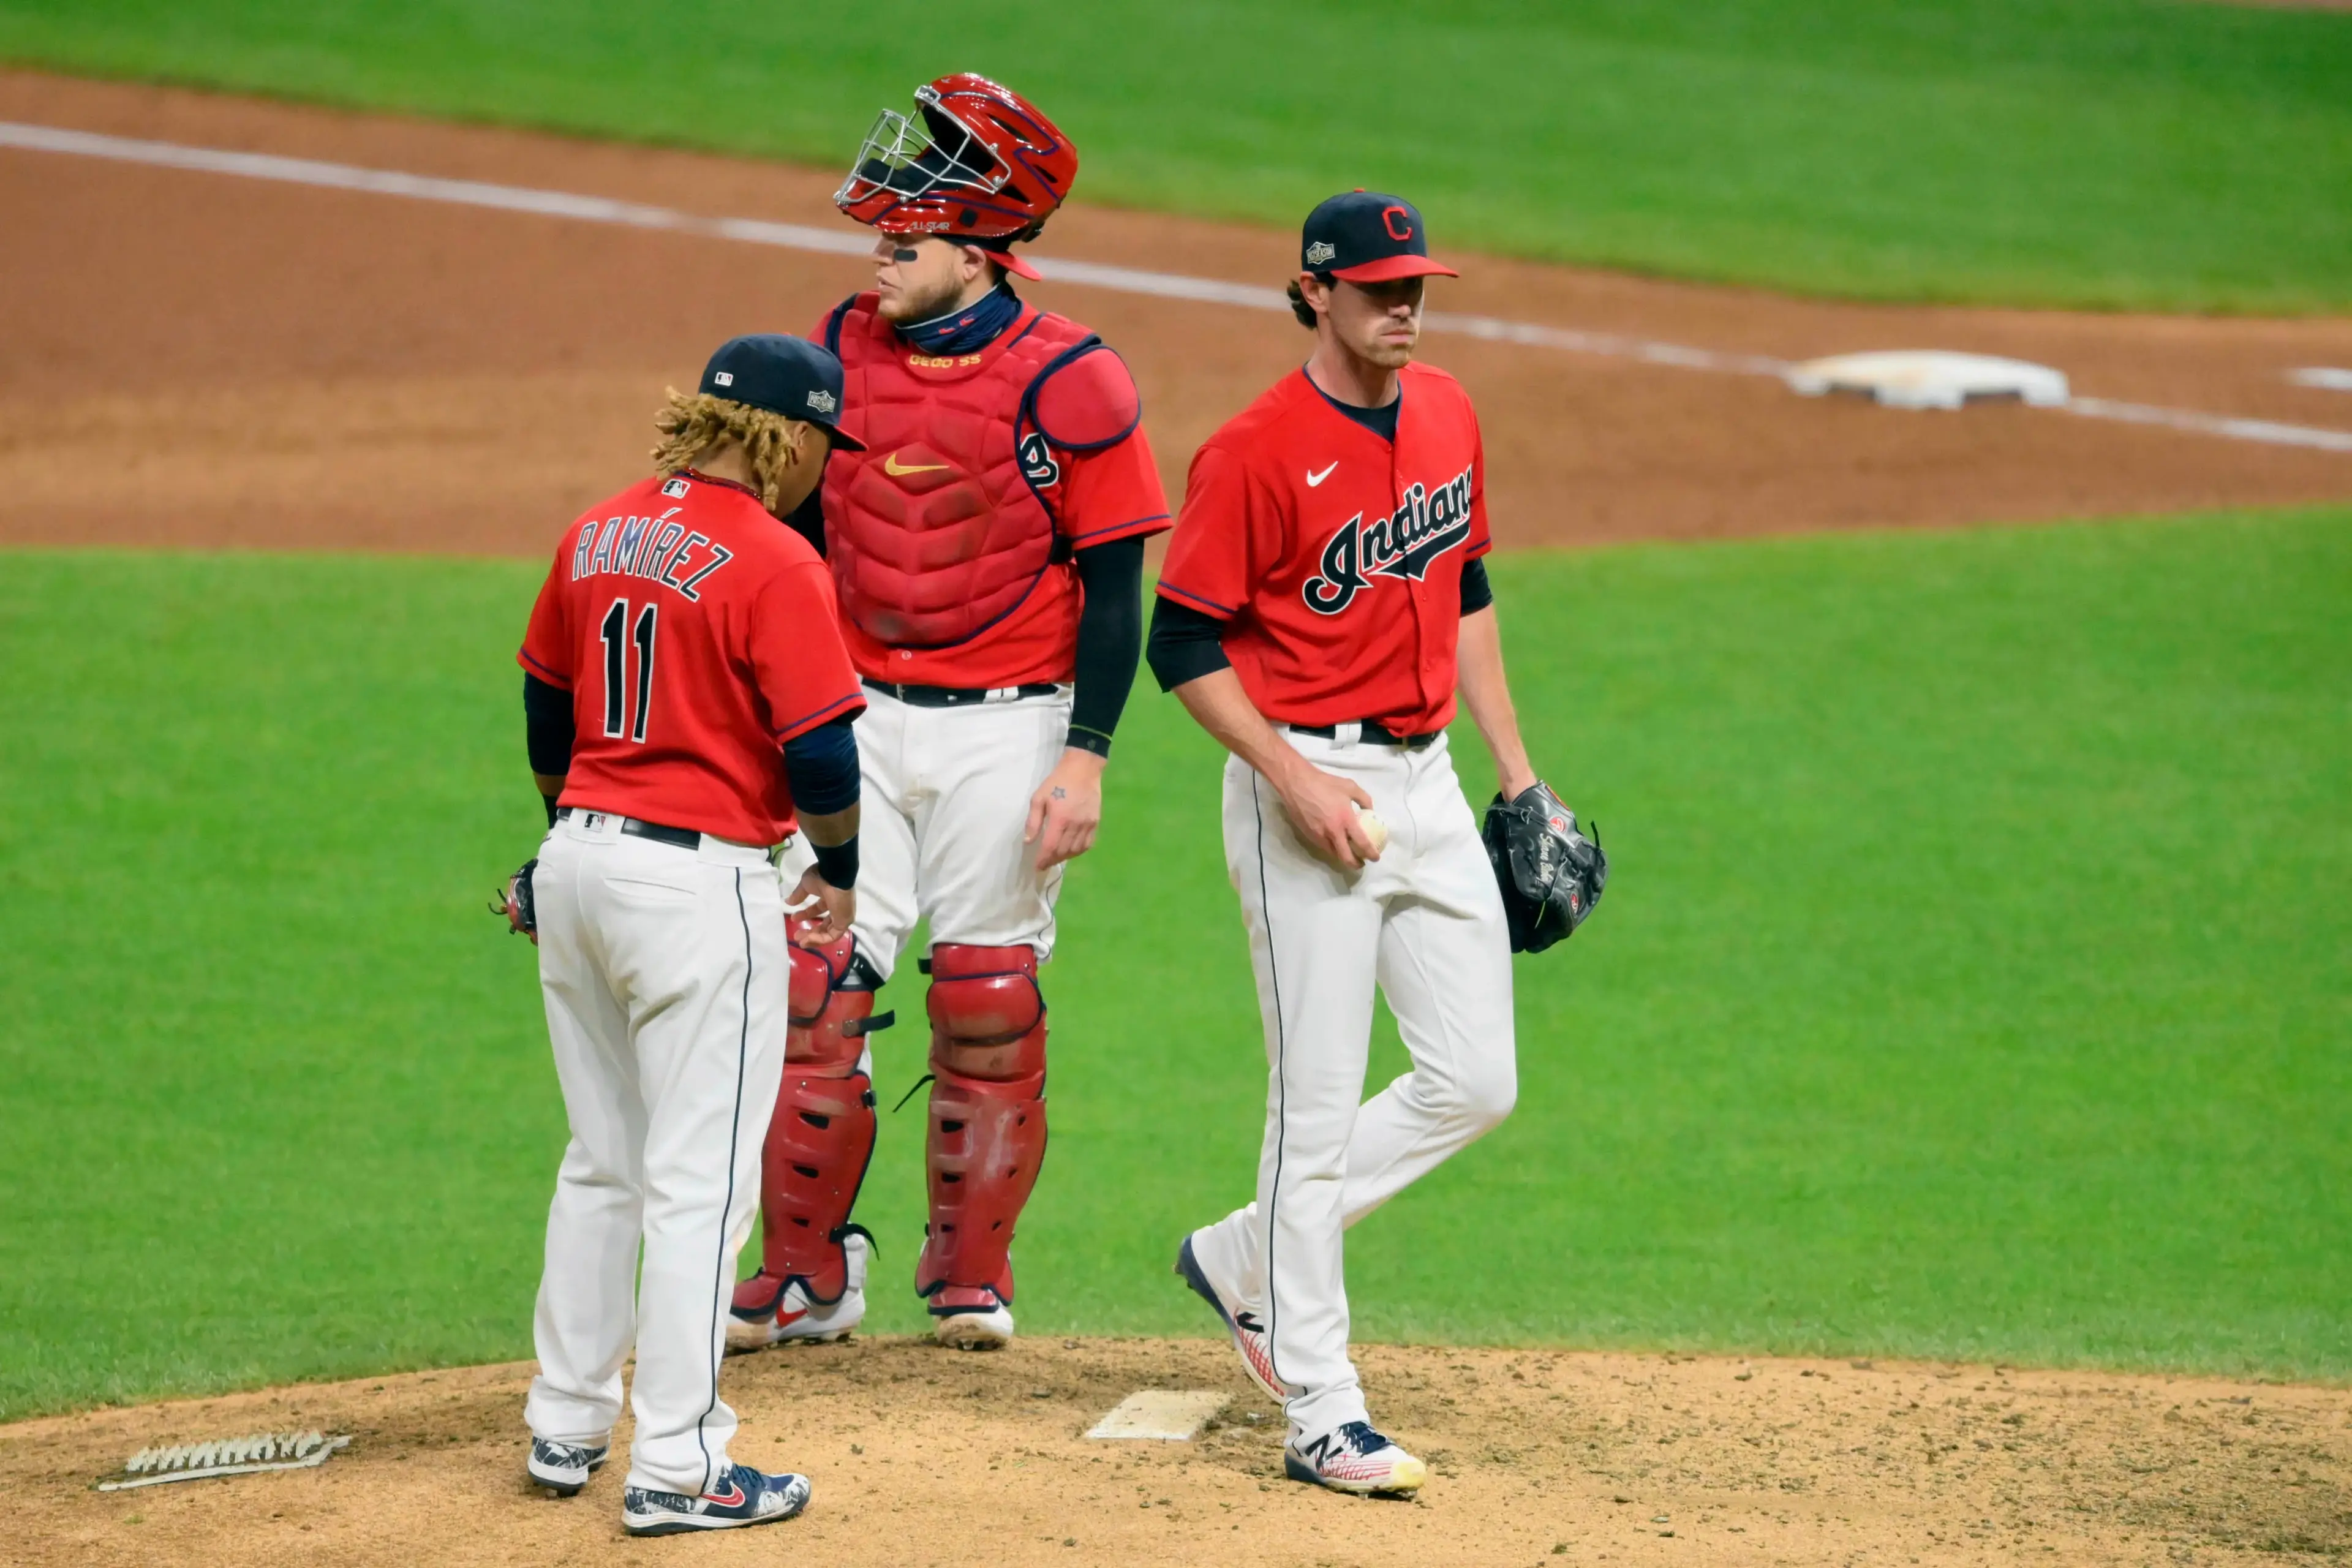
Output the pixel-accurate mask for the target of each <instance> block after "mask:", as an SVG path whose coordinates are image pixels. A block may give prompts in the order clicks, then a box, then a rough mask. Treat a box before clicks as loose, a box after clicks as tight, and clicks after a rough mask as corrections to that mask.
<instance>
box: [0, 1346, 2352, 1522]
mask: <svg viewBox="0 0 2352 1568" xmlns="http://www.w3.org/2000/svg"><path fill="white" fill-rule="evenodd" d="M1360 1363H1361V1365H1362V1367H1363V1371H1364V1375H1365V1381H1366V1384H1367V1386H1368V1387H1369V1388H1370V1392H1371V1396H1372V1407H1373V1409H1374V1411H1375V1412H1376V1413H1377V1414H1378V1415H1379V1416H1380V1418H1381V1422H1382V1424H1383V1425H1384V1426H1386V1427H1387V1428H1388V1429H1389V1430H1390V1431H1391V1433H1392V1434H1393V1435H1394V1436H1397V1437H1398V1438H1400V1439H1401V1440H1402V1441H1403V1442H1405V1443H1406V1444H1407V1445H1408V1446H1410V1447H1412V1448H1414V1449H1417V1450H1418V1451H1419V1452H1421V1453H1422V1454H1423V1455H1424V1456H1425V1457H1426V1458H1428V1459H1429V1460H1430V1461H1431V1468H1432V1470H1433V1475H1432V1478H1431V1480H1430V1483H1429V1487H1428V1489H1427V1490H1426V1491H1425V1492H1424V1493H1423V1496H1422V1498H1421V1499H1420V1500H1418V1501H1415V1502H1412V1503H1393V1502H1368V1501H1356V1500H1349V1499H1345V1498H1340V1497H1337V1496H1333V1495H1331V1494H1329V1493H1325V1492H1318V1491H1315V1490H1312V1489H1308V1488H1306V1487H1302V1486H1297V1485H1295V1484H1293V1483H1291V1482H1288V1481H1286V1480H1285V1479H1283V1475H1282V1455H1281V1441H1282V1424H1281V1418H1280V1416H1279V1415H1278V1414H1277V1413H1276V1411H1275V1410H1274V1409H1273V1407H1272V1406H1271V1405H1267V1404H1266V1403H1265V1401H1264V1400H1263V1399H1261V1398H1259V1397H1257V1396H1256V1395H1255V1393H1254V1392H1252V1391H1251V1390H1250V1388H1249V1385H1248V1384H1246V1383H1245V1382H1244V1380H1243V1379H1242V1377H1241V1375H1240V1373H1239V1371H1238V1369H1237V1368H1236V1366H1235V1365H1234V1363H1233V1361H1232V1359H1231V1357H1230V1355H1229V1353H1228V1352H1227V1351H1226V1349H1225V1347H1224V1346H1223V1345H1222V1344H1208V1343H1200V1342H1165V1341H1149V1340H1045V1341H1034V1340H1032V1341H1024V1342H1020V1343H1018V1344H1016V1345H1015V1346H1014V1347H1013V1349H1012V1350H1010V1351H1008V1352H1003V1353H1002V1354H998V1355H990V1356H970V1355H958V1354H955V1353H953V1352H947V1351H942V1350H939V1349H937V1348H935V1347H933V1346H932V1345H930V1344H929V1343H928V1342H912V1341H906V1340H876V1341H864V1342H856V1343H853V1344H848V1345H842V1346H834V1347H829V1348H822V1349H812V1348H801V1349H794V1350H788V1351H777V1352H767V1353H765V1354H762V1355H758V1356H752V1357H748V1358H744V1359H740V1360H736V1361H731V1362H730V1363H728V1394H729V1397H730V1399H731V1400H732V1401H733V1402H734V1403H735V1404H736V1405H737V1407H738V1408H739V1409H740V1411H741V1412H742V1413H743V1416H744V1426H743V1431H742V1434H741V1436H740V1437H739V1438H738V1439H737V1444H736V1449H735V1452H736V1456H737V1458H740V1459H742V1460H744V1461H746V1462H749V1463H751V1464H756V1465H761V1466H763V1467H766V1468H772V1469H779V1468H797V1469H801V1470H804V1471H806V1472H807V1473H808V1474H809V1475H811V1476H812V1477H813V1478H814V1481H815V1484H816V1496H815V1500H814V1503H813V1504H812V1505H811V1507H810V1509H809V1511H808V1513H807V1515H806V1516H805V1517H804V1518H803V1519H801V1520H798V1521H793V1522H792V1523H788V1524H784V1525H781V1526H774V1527H771V1528H769V1529H766V1530H761V1531H746V1532H741V1533H729V1534H725V1535H720V1536H714V1537H709V1538H706V1539H704V1540H703V1541H701V1542H700V1543H699V1544H682V1543H678V1542H662V1541H653V1542H636V1541H632V1540H630V1539H629V1538H627V1537H626V1536H625V1535H623V1534H622V1532H621V1529H620V1493H621V1485H622V1479H623V1475H622V1472H623V1471H624V1470H625V1465H626V1461H625V1458H618V1457H617V1455H616V1460H617V1462H616V1463H615V1464H614V1465H613V1466H612V1467H610V1468H607V1469H606V1470H605V1471H604V1472H603V1473H602V1474H601V1475H599V1476H598V1477H597V1478H596V1479H595V1480H594V1481H593V1483H592V1484H591V1485H590V1487H589V1489H587V1491H586V1492H584V1493H583V1494H582V1495H581V1496H580V1497H578V1498H575V1499H572V1500H562V1501H558V1500H551V1499H550V1498H548V1497H546V1496H545V1495H544V1494H542V1493H541V1492H539V1491H536V1490H534V1489H531V1488H530V1487H529V1486H527V1485H526V1484H525V1482H524V1479H523V1475H522V1461H523V1454H524V1447H525V1439H524V1436H523V1431H522V1426H521V1411H522V1395H523V1388H524V1384H525V1382H526V1381H527V1377H528V1373H529V1369H528V1368H527V1367H521V1366H499V1367H479V1368H471V1369H467V1370H463V1371H457V1372H444V1373H420V1374H416V1375H414V1376H406V1377H387V1378H382V1379H362V1380H361V1381H358V1382H353V1383H343V1384H320V1385H313V1386H308V1387H297V1388H289V1389H280V1390H275V1391H271V1392H266V1393H260V1394H237V1395H232V1396H229V1397H226V1398H220V1399H209V1400H194V1401H185V1402H181V1403H176V1404H172V1405H155V1406H150V1407H147V1408H143V1409H136V1410H107V1411H100V1412H95V1413H93V1414H89V1415H73V1416H63V1417H58V1418H55V1419H51V1420H46V1421H34V1422H27V1423H25V1424H22V1425H19V1426H9V1427H0V1485H5V1490H6V1495H7V1497H8V1499H9V1502H10V1507H9V1510H8V1511H9V1521H8V1524H7V1526H6V1528H5V1531H0V1540H5V1547H6V1549H5V1552H0V1558H5V1561H7V1562H10V1563H74V1564H97V1563H138V1564H142V1565H152V1564H157V1563H236V1564H239V1565H240V1568H252V1565H259V1564H266V1563H302V1564H341V1563H390V1564H398V1565H399V1568H437V1565H439V1564H445V1563H639V1562H643V1563H654V1562H669V1561H679V1560H682V1559H683V1558H684V1557H691V1558H692V1559H693V1560H694V1561H696V1562H698V1563H716V1562H728V1563H734V1562H751V1561H755V1560H756V1561H761V1562H806V1563H828V1564H830V1563H855V1564H859V1565H860V1568H864V1565H867V1564H901V1563H903V1564H922V1565H928V1564H935V1563H936V1564H969V1563H992V1564H994V1563H1002V1564H1015V1563H1051V1564H1055V1565H1058V1568H1077V1565H1079V1564H1094V1563H1118V1564H1122V1565H1125V1564H1137V1563H1216V1564H1219V1565H1221V1568H1230V1565H1232V1564H1235V1563H1253V1564H1255V1563H1265V1564H1267V1565H1269V1568H1277V1565H1281V1564H1291V1563H1297V1564H1342V1563H1344V1564H1372V1563H1394V1564H1399V1565H1409V1568H1431V1565H1433V1564H1454V1563H1476V1564H1486V1563H1499V1564H1523V1565H1536V1568H1541V1565H1543V1564H1550V1563H1561V1562H1567V1563H1600V1562H1607V1563H1612V1564H1614V1563H1627V1564H1630V1563H1859V1562H1870V1563H1986V1562H2031V1563H2066V1564H2070V1565H2072V1564H2081V1563H2160V1562H2164V1561H2167V1560H2170V1561H2172V1562H2176V1563H2192V1562H2193V1563H2215V1562H2223V1561H2231V1562H2235V1561H2243V1562H2246V1563H2266V1564H2279V1563H2293V1562H2297V1561H2309V1562H2313V1563H2317V1562H2319V1561H2322V1560H2340V1559H2341V1558H2342V1556H2343V1555H2344V1553H2345V1552H2347V1548H2352V1393H2347V1391H2344V1390H2340V1389H2321V1388H2307V1387H2281V1386H2276V1385H2267V1384H2240V1383H2229V1382H2222V1381H2217V1380H2202V1379H2189V1378H2162V1377H2126V1376H2119V1375H2116V1374H2112V1373H2042V1372H2031V1373H2029V1372H2013V1371H2007V1370H2000V1369H1991V1368H1982V1367H1948V1366H1923V1365H1911V1364H1895V1363H1880V1364H1878V1365H1876V1366H1873V1365H1871V1364H1870V1363H1847V1362H1843V1361H1832V1362H1790V1361H1756V1362H1747V1361H1738V1360H1732V1359H1727V1358H1720V1357H1699V1358H1692V1357H1674V1356H1663V1357H1662V1356H1635V1355H1599V1354H1570V1353H1566V1352H1541V1351H1498V1350H1475V1351H1474V1350H1447V1349H1442V1348H1427V1349H1416V1348H1389V1347H1374V1348H1370V1349H1367V1350H1364V1351H1362V1352H1360ZM1151 1387H1161V1388H1209V1389H1218V1390H1223V1391H1229V1392H1230V1393H1231V1394H1232V1395H1233V1398H1232V1403H1231V1404H1230V1405H1228V1406H1227V1407H1226V1410H1225V1414H1224V1415H1223V1420H1222V1422H1221V1424H1220V1425H1218V1426H1214V1427H1213V1428H1212V1429H1211V1430H1210V1431H1209V1432H1208V1433H1206V1434H1205V1435H1204V1436H1202V1439H1201V1440H1200V1441H1198V1442H1192V1443H1165V1444H1163V1443H1135V1442H1121V1443H1107V1442H1097V1441H1089V1440H1087V1438H1086V1437H1084V1436H1082V1434H1083V1433H1084V1432H1085V1431H1086V1429H1087V1427H1088V1426H1090V1425H1092V1424H1093V1422H1094V1421H1095V1420H1096V1419H1097V1418H1098V1417H1099V1416H1100V1415H1102V1414H1103V1412H1105V1411H1106V1410H1108V1409H1109V1408H1110V1406H1111V1405H1114V1404H1116V1403H1117V1402H1118V1400H1119V1399H1120V1398H1122V1397H1123V1396H1125V1395H1126V1394H1129V1393H1131V1392H1133V1391H1134V1390H1136V1389H1138V1388H1151ZM308 1426H315V1427H320V1428H322V1429H324V1430H326V1431H329V1432H350V1433H352V1435H353V1437H354V1441H353V1442H352V1446H351V1447H350V1448H349V1449H348V1450H347V1451H345V1452H344V1453H343V1454H341V1455H340V1456H338V1457H337V1458H334V1459H333V1460H332V1461H331V1463H329V1464H328V1465H327V1466H326V1467H325V1468H322V1469H318V1470H305V1471H295V1472H290V1473H286V1474H278V1475H261V1476H252V1477H247V1478H243V1479H226V1480H203V1481H191V1482H185V1483H181V1484H176V1485H172V1486H165V1487H159V1488H154V1489H148V1490H142V1491H131V1492H115V1493H100V1492H97V1491H94V1490H92V1489H90V1487H91V1483H92V1481H93V1480H94V1479H97V1478H98V1477H100V1475H101V1474H103V1473H105V1472H108V1471H111V1470H113V1469H115V1468H119V1467H120V1466H121V1463H122V1461H123V1460H124V1459H125V1458H128V1457H129V1456H130V1455H131V1453H132V1452H134V1451H135V1450H137V1449H138V1448H140V1447H144V1446H147V1445H149V1444H152V1443H162V1442H187V1441H192V1440H196V1439H200V1438H204V1437H225V1436H241V1435H243V1434H245V1433H247V1432H250V1431H257V1430H274V1431H283V1430H286V1429H289V1428H291V1427H308ZM618 1436H619V1439H620V1441H621V1442H622V1443H624V1444H625V1442H626V1440H627V1436H628V1431H627V1427H626V1426H625V1425H624V1426H623V1428H622V1430H621V1432H620V1433H619V1434H618Z"/></svg>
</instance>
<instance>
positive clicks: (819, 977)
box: [784, 921, 895, 1077]
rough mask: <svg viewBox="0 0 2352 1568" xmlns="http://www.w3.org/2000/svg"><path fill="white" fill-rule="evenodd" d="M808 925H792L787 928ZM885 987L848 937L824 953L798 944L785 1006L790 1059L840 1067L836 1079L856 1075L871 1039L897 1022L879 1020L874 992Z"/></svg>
mask: <svg viewBox="0 0 2352 1568" xmlns="http://www.w3.org/2000/svg"><path fill="white" fill-rule="evenodd" d="M807 923H808V922H806V921H791V922H789V923H788V926H787V929H788V930H799V929H803V928H804V927H805V925H806V924H807ZM881 985H882V981H881V977H880V976H879V975H877V974H876V973H875V972H874V969H873V966H872V965H870V964H868V963H866V958H865V955H864V954H862V953H860V952H858V951H857V949H856V946H855V945H854V944H853V942H851V940H850V939H849V938H848V937H843V938H842V939H841V940H840V941H838V942H834V943H832V944H831V945H829V946H826V947H820V948H806V947H802V946H800V945H799V944H798V943H794V944H793V948H792V977H791V984H790V987H789V990H788V994H787V996H786V999H785V1005H784V1011H785V1016H786V1027H785V1030H784V1060H785V1061H786V1062H790V1063H799V1064H804V1065H805V1066H807V1067H808V1068H812V1069H814V1068H821V1067H824V1068H839V1069H840V1070H839V1072H836V1073H835V1074H833V1075H832V1076H835V1077H839V1076H841V1074H843V1073H847V1072H850V1071H853V1070H855V1068H856V1066H857V1064H858V1062H859V1061H860V1060H862V1059H863V1058H864V1057H865V1055H866V1036H868V1035H871V1034H874V1033H876V1032H877V1031H879V1030H883V1029H887V1028H888V1027H889V1026H891V1024H892V1023H893V1022H895V1019H894V1017H893V1016H892V1015H890V1014H888V1013H884V1014H882V1015H880V1016H876V1015H875V1012H874V993H875V992H876V991H877V990H879V989H880V988H881Z"/></svg>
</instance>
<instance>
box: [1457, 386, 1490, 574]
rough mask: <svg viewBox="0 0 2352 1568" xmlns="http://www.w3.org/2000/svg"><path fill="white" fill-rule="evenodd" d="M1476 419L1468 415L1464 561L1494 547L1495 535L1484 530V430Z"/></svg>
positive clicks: (1473, 558) (1476, 417)
mask: <svg viewBox="0 0 2352 1568" xmlns="http://www.w3.org/2000/svg"><path fill="white" fill-rule="evenodd" d="M1477 420H1478V416H1476V415H1475V414H1474V415H1472V416H1470V542H1469V543H1467V544H1465V545H1464V546H1463V547H1462V559H1463V560H1465V561H1475V560H1477V559H1478V557H1480V556H1481V555H1484V554H1486V552H1488V551H1489V550H1492V549H1494V548H1495V536H1494V535H1493V534H1491V533H1489V532H1487V531H1486V431H1485V430H1483V429H1481V428H1480V427H1479V425H1478V422H1477Z"/></svg>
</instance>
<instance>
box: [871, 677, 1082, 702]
mask: <svg viewBox="0 0 2352 1568" xmlns="http://www.w3.org/2000/svg"><path fill="white" fill-rule="evenodd" d="M866 685H868V686H870V687H872V688H873V689H875V690H877V691H887V692H888V693H889V694H890V695H891V696H893V697H895V698H897V699H898V700H899V701H901V702H904V703H906V704H907V705H908V707H910V708H966V707H970V706H971V704H973V703H975V702H985V701H987V700H989V698H990V697H991V696H992V695H994V694H995V693H996V692H999V691H1004V690H1010V691H1011V692H1012V693H1013V697H1014V698H1020V697H1052V696H1054V695H1055V694H1056V693H1057V692H1059V691H1060V690H1061V688H1060V687H1058V686H1055V684H1054V683H1053V682H1051V681H1032V682H1030V683H1029V684H1028V685H1026V686H1014V687H1010V688H1008V687H1003V686H997V687H988V686H900V685H898V684H897V683H895V682H893V681H887V680H872V679H868V680H867V681H866ZM997 700H999V701H1010V700H1012V699H1010V698H998V699H997Z"/></svg>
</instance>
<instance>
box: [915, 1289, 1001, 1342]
mask: <svg viewBox="0 0 2352 1568" xmlns="http://www.w3.org/2000/svg"><path fill="white" fill-rule="evenodd" d="M931 1320H932V1321H931V1334H932V1337H934V1338H935V1339H937V1340H938V1341H939V1342H940V1343H941V1344H943V1345H946V1346H947V1347H948V1348H949V1349H950V1350H959V1351H1001V1350H1003V1348H1004V1347H1005V1346H1006V1345H1009V1344H1011V1343H1012V1342H1013V1310H1012V1309H1011V1308H1009V1307H1007V1306H1006V1305H1005V1304H1004V1303H1003V1301H1002V1300H999V1299H998V1298H997V1294H996V1292H995V1290H994V1289H991V1288H990V1287H988V1286H986V1285H943V1286H941V1287H940V1289H939V1291H938V1293H937V1294H935V1295H933V1296H932V1298H931Z"/></svg>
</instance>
